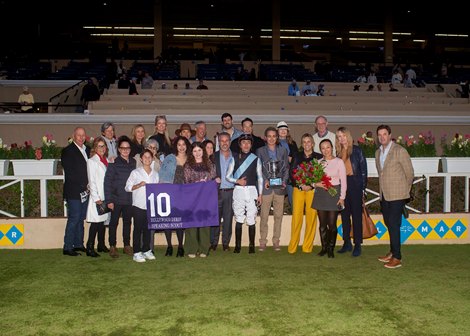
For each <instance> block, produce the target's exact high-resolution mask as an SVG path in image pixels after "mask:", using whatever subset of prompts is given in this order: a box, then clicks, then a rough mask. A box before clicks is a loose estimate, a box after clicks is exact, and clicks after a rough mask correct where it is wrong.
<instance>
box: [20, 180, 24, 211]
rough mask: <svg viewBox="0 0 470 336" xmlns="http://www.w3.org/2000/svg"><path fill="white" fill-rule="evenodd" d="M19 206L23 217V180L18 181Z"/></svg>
mask: <svg viewBox="0 0 470 336" xmlns="http://www.w3.org/2000/svg"><path fill="white" fill-rule="evenodd" d="M20 208H21V217H24V180H23V179H21V181H20Z"/></svg>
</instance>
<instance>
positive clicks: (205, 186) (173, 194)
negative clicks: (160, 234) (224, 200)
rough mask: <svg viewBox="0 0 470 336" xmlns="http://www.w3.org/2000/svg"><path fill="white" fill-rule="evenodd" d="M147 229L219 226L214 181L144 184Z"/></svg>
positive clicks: (215, 184)
mask: <svg viewBox="0 0 470 336" xmlns="http://www.w3.org/2000/svg"><path fill="white" fill-rule="evenodd" d="M146 192H147V220H148V226H149V229H152V230H164V229H186V228H192V227H204V226H216V225H219V214H218V211H219V209H218V200H217V183H216V182H215V181H209V182H198V183H189V184H169V183H159V184H154V183H152V184H147V185H146Z"/></svg>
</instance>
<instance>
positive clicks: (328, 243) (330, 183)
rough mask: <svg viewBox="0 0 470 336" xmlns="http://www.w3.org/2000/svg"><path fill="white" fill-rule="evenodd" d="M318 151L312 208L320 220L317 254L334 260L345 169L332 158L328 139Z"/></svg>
mask: <svg viewBox="0 0 470 336" xmlns="http://www.w3.org/2000/svg"><path fill="white" fill-rule="evenodd" d="M320 151H321V153H322V154H323V159H321V160H320V161H319V162H318V163H319V164H318V165H315V169H316V170H317V174H318V171H320V174H318V175H321V178H320V180H319V181H317V182H315V183H314V184H313V186H314V187H315V198H314V199H313V202H312V208H314V209H316V210H317V212H318V219H319V220H320V239H321V245H322V249H321V251H320V252H319V253H318V255H319V256H321V257H322V256H324V255H325V254H327V253H328V258H334V257H335V255H334V252H333V250H334V248H335V245H336V235H337V233H338V229H337V228H336V220H337V218H338V214H339V211H341V210H342V209H343V208H344V199H345V198H346V190H347V181H346V168H345V166H344V162H343V160H341V159H340V158H337V157H334V156H333V144H332V142H331V141H330V140H329V139H325V140H322V141H321V142H320Z"/></svg>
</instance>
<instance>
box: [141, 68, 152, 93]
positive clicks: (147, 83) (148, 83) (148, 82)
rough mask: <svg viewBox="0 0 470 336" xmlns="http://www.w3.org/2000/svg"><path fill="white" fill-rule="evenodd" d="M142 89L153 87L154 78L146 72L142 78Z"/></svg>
mask: <svg viewBox="0 0 470 336" xmlns="http://www.w3.org/2000/svg"><path fill="white" fill-rule="evenodd" d="M141 87H142V89H151V88H152V87H153V78H152V76H150V74H149V73H148V72H147V71H146V72H145V74H144V77H143V78H142V86H141Z"/></svg>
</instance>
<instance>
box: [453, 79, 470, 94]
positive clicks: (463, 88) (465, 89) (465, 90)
mask: <svg viewBox="0 0 470 336" xmlns="http://www.w3.org/2000/svg"><path fill="white" fill-rule="evenodd" d="M469 86H470V84H469V82H468V79H467V80H466V81H465V82H461V83H460V89H455V91H457V93H459V94H460V98H468V97H469Z"/></svg>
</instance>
